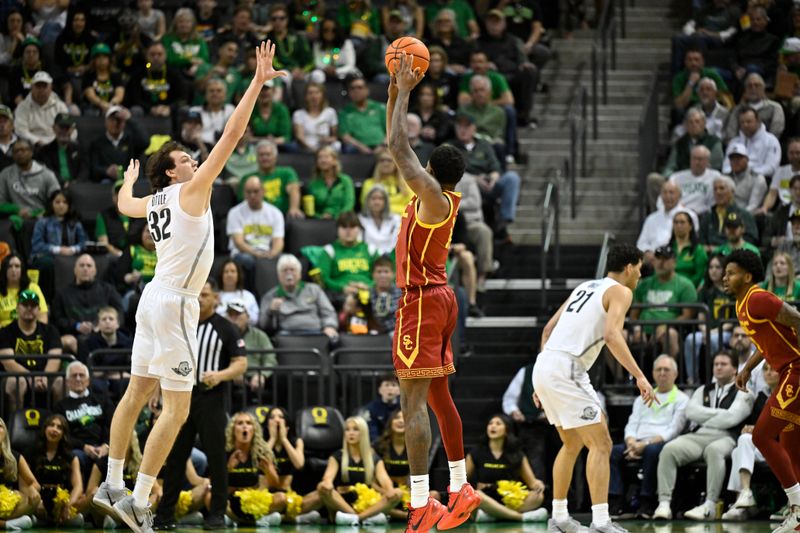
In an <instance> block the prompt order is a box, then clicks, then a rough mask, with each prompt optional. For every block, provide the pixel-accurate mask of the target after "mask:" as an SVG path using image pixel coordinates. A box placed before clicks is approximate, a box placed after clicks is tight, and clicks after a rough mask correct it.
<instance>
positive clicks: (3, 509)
mask: <svg viewBox="0 0 800 533" xmlns="http://www.w3.org/2000/svg"><path fill="white" fill-rule="evenodd" d="M21 499H22V497H21V496H20V495H19V492H17V491H15V490H11V489H9V488H8V487H6V486H5V485H0V518H3V519H5V518H8V517H9V516H11V513H13V512H14V509H16V508H17V504H18V503H19V501H20V500H21Z"/></svg>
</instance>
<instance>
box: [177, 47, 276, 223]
mask: <svg viewBox="0 0 800 533" xmlns="http://www.w3.org/2000/svg"><path fill="white" fill-rule="evenodd" d="M274 56H275V45H274V44H272V43H271V42H270V41H267V42H266V43H264V42H262V43H261V45H260V46H258V47H257V48H256V61H257V66H256V73H255V75H254V76H253V80H252V81H251V82H250V86H249V87H248V88H247V90H246V91H245V93H244V95H243V96H242V99H241V100H240V101H239V104H238V105H237V106H236V109H234V111H233V114H232V115H231V117H230V118H229V119H228V122H227V123H226V124H225V129H224V130H222V137H220V139H219V141H217V144H216V145H215V146H214V148H213V149H212V150H211V153H210V154H208V159H206V160H205V162H204V163H203V164H202V165H200V168H198V169H197V172H196V173H195V175H194V177H193V178H192V180H191V181H189V182H188V183H187V184H186V185H185V186H184V187H183V189H182V191H181V199H182V200H183V199H185V200H188V202H186V203H187V205H191V204H195V203H200V204H201V205H203V206H205V205H207V201H208V197H209V195H208V193H209V191H210V190H211V186H212V184H213V183H214V180H215V179H217V176H219V175H220V173H221V172H222V169H223V168H224V167H225V163H226V162H227V161H228V158H229V157H230V156H231V154H232V153H233V150H234V149H235V148H236V145H237V144H238V143H239V140H240V139H241V138H242V135H244V131H245V129H246V128H247V124H248V123H249V122H250V115H251V114H252V113H253V107H254V106H255V103H256V99H257V98H258V95H259V93H260V92H261V87H262V86H263V85H264V82H266V81H268V80H272V79H275V78H278V77H282V76H286V72H284V71H282V70H281V71H276V70H275V69H274V67H273V66H272V58H273V57H274ZM181 206H182V207H183V203H182V204H181ZM204 210H205V207H204V208H203V210H202V211H204ZM202 211H201V212H202Z"/></svg>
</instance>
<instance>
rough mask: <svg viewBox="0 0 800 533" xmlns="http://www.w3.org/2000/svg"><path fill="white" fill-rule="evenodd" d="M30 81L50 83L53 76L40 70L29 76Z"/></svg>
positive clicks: (33, 82)
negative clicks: (31, 76)
mask: <svg viewBox="0 0 800 533" xmlns="http://www.w3.org/2000/svg"><path fill="white" fill-rule="evenodd" d="M31 83H32V84H34V85H36V84H37V83H46V84H47V85H50V84H52V83H53V77H52V76H51V75H50V74H48V73H47V72H45V71H44V70H40V71H39V72H37V73H36V74H34V75H33V78H31Z"/></svg>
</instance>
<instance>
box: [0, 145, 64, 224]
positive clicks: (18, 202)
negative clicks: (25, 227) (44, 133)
mask: <svg viewBox="0 0 800 533" xmlns="http://www.w3.org/2000/svg"><path fill="white" fill-rule="evenodd" d="M11 155H12V157H13V158H14V164H13V165H11V166H8V167H6V168H5V169H4V170H3V171H2V172H0V212H2V213H5V214H11V215H18V216H19V217H20V218H22V219H25V220H29V219H32V218H37V217H39V216H40V215H41V214H42V213H43V212H44V210H45V208H46V206H47V199H48V198H49V197H50V195H51V194H53V193H54V192H55V191H57V190H59V185H58V180H57V179H56V177H55V175H54V174H53V173H52V172H51V171H50V170H49V169H47V168H45V167H44V165H42V164H41V163H39V162H38V161H34V160H33V145H32V144H31V142H30V141H28V140H27V139H24V138H21V139H17V141H16V142H15V143H14V145H13V146H12V147H11ZM19 183H23V184H24V186H23V187H19V186H17V184H19Z"/></svg>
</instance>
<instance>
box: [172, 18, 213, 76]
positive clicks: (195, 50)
mask: <svg viewBox="0 0 800 533" xmlns="http://www.w3.org/2000/svg"><path fill="white" fill-rule="evenodd" d="M162 43H163V44H164V48H166V50H167V65H169V66H171V67H174V68H177V69H180V71H181V72H183V74H184V76H186V78H188V79H190V80H191V79H194V77H195V73H196V72H197V69H198V68H199V67H200V65H202V64H203V63H209V62H210V61H211V57H210V55H209V53H208V45H207V44H206V41H205V39H203V38H202V37H200V35H199V34H198V33H197V20H196V19H195V18H194V12H193V11H192V10H191V9H189V8H185V7H183V8H180V9H178V10H177V11H176V12H175V16H174V17H173V19H172V24H171V25H170V28H169V32H168V33H167V34H166V35H164V38H163V39H162Z"/></svg>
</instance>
